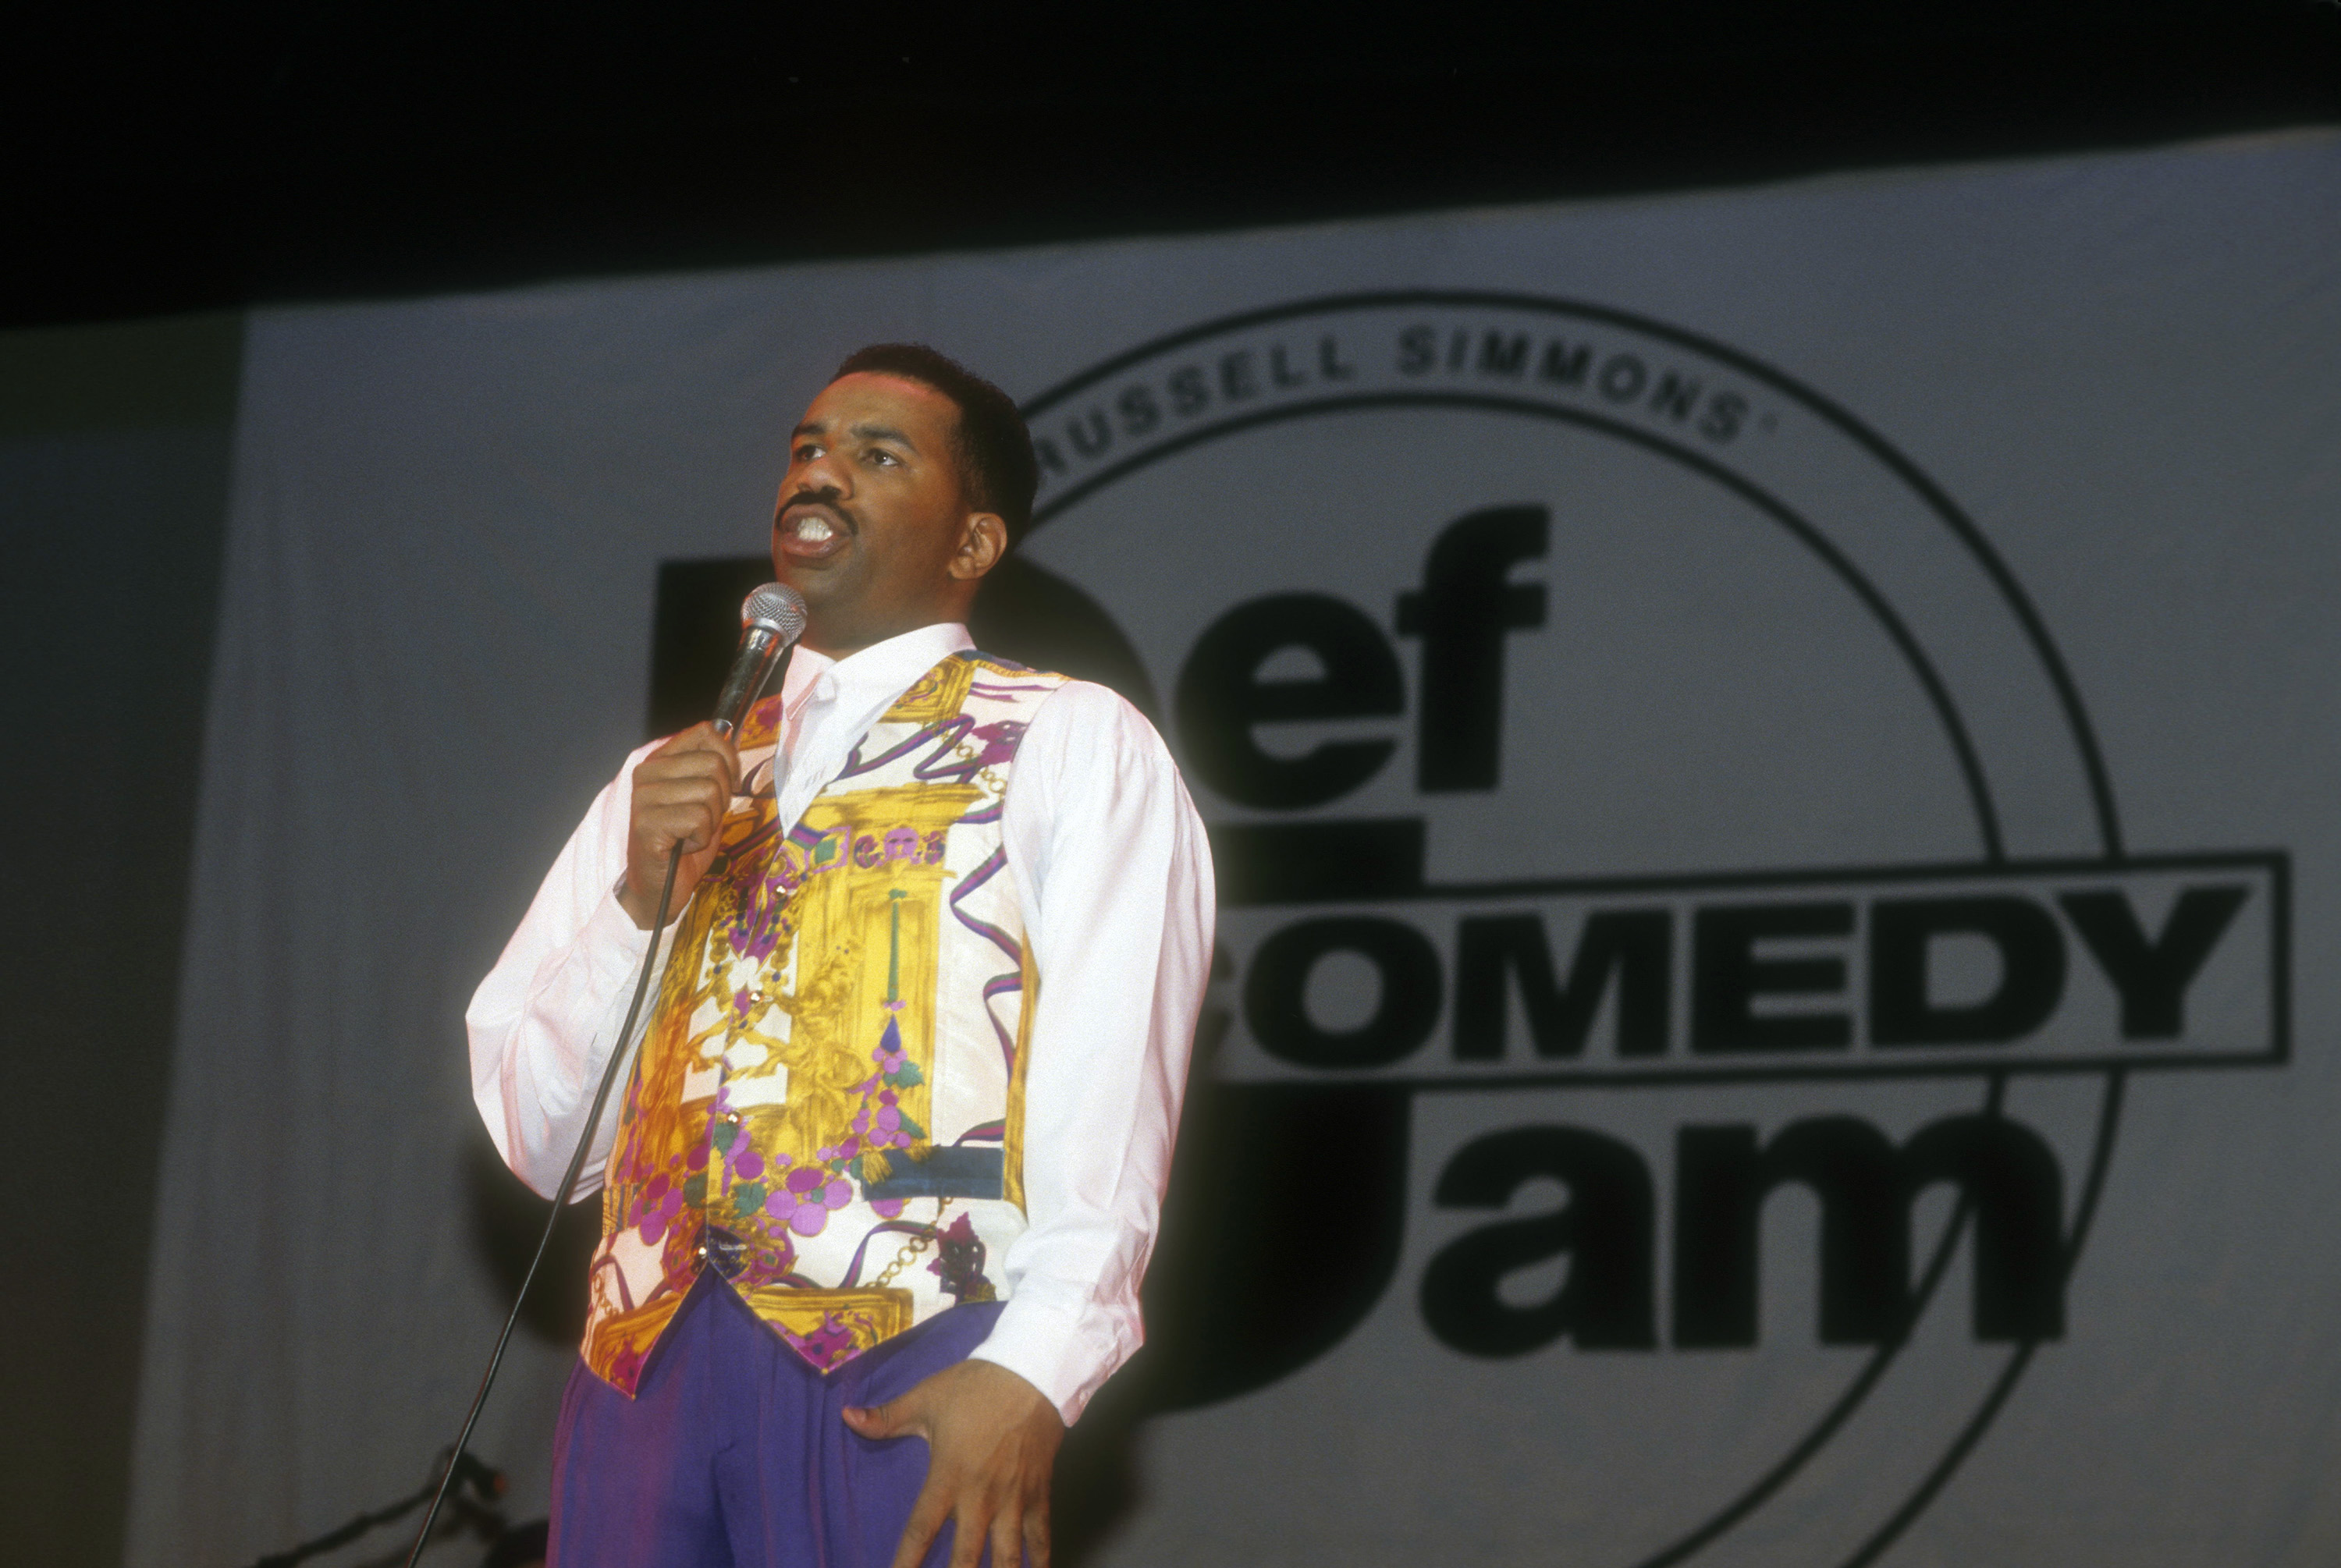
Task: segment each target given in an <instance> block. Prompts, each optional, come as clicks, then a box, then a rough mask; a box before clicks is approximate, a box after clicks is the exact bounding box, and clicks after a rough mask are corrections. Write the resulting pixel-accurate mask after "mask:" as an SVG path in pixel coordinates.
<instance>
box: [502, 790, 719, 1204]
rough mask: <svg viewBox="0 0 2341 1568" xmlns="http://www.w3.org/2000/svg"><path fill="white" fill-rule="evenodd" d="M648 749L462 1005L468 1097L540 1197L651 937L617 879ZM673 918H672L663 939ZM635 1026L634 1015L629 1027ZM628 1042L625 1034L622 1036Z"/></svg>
mask: <svg viewBox="0 0 2341 1568" xmlns="http://www.w3.org/2000/svg"><path fill="white" fill-rule="evenodd" d="M651 750H652V748H651V747H648V746H645V747H643V749H641V750H639V751H636V752H635V753H634V754H633V756H631V757H629V758H627V759H626V765H625V766H624V767H623V768H622V769H619V771H618V777H617V778H616V779H613V781H612V782H611V783H610V784H609V785H608V786H607V787H606V788H604V789H603V791H602V792H601V794H600V795H598V796H596V797H595V798H594V800H593V807H592V808H591V809H589V810H587V812H586V813H585V819H584V820H583V821H582V822H580V823H579V824H578V825H577V830H576V831H575V832H574V833H573V834H571V835H570V838H569V842H568V843H567V844H566V845H565V846H563V849H562V851H561V854H560V857H559V858H557V859H555V860H554V861H553V869H552V870H550V871H548V872H547V873H546V874H545V878H544V882H543V885H542V886H541V887H539V888H537V892H536V898H535V901H534V902H533V903H532V904H530V905H529V908H528V913H527V915H526V916H525V917H523V918H522V920H521V923H520V928H519V929H517V930H515V931H514V932H513V938H512V940H511V941H510V942H509V943H507V944H505V947H504V951H503V958H499V959H498V960H497V961H496V967H495V968H493V969H492V970H490V971H489V972H488V977H487V978H486V979H484V980H483V981H481V982H480V988H479V989H478V990H477V991H476V992H474V993H473V997H472V1005H471V1006H470V1007H468V1008H466V1009H465V1011H464V1014H463V1024H464V1027H465V1029H466V1031H467V1033H468V1034H469V1035H470V1037H471V1047H472V1097H473V1101H474V1102H475V1103H476V1104H477V1105H478V1106H479V1108H480V1116H481V1117H482V1119H483V1120H484V1121H485V1122H486V1123H487V1125H488V1134H489V1136H491V1137H493V1139H494V1140H495V1145H496V1152H497V1153H499V1154H501V1155H502V1156H503V1159H504V1163H505V1164H506V1165H508V1166H511V1167H512V1168H513V1172H514V1173H515V1174H516V1175H518V1176H519V1177H520V1178H521V1179H522V1180H523V1181H524V1182H526V1183H527V1184H528V1185H529V1186H531V1187H533V1188H534V1189H535V1190H536V1191H537V1192H538V1193H540V1194H541V1195H543V1196H546V1197H550V1196H553V1192H554V1190H555V1189H556V1188H558V1187H559V1186H560V1185H561V1176H562V1173H563V1171H564V1170H565V1169H567V1168H568V1164H569V1156H570V1155H571V1153H572V1152H573V1150H574V1149H575V1148H576V1146H577V1136H578V1134H579V1133H580V1132H581V1131H583V1127H584V1125H585V1116H586V1113H587V1111H588V1110H590V1109H591V1108H592V1106H593V1091H594V1089H595V1088H596V1087H599V1086H600V1083H601V1075H602V1072H603V1068H604V1067H607V1066H608V1064H609V1060H610V1053H611V1051H612V1050H613V1049H614V1048H616V1047H617V1045H618V1039H617V1034H618V1029H619V1027H620V1026H621V1025H622V1024H623V1023H624V1021H625V1010H626V1003H627V1002H628V1001H629V1000H630V999H632V996H633V983H634V978H635V975H636V974H637V973H638V972H639V970H640V969H641V968H642V962H643V949H644V948H646V947H647V945H648V944H649V941H650V935H649V933H648V932H646V931H643V930H639V929H637V928H635V926H634V923H633V919H632V918H629V917H628V915H627V914H626V912H625V910H624V909H623V908H620V906H619V904H618V900H617V898H616V896H615V893H614V892H613V888H615V885H616V883H617V880H618V878H619V876H620V875H621V874H623V871H624V870H625V867H626V827H627V819H628V815H629V812H630V809H631V807H632V803H633V771H634V766H635V764H636V763H638V762H640V761H641V760H642V759H643V758H644V757H645V756H647V755H649V753H650V751H651ZM673 930H674V926H673V925H672V924H670V925H669V926H668V927H667V933H668V935H667V938H664V939H666V940H671V939H672V932H673ZM641 1028H642V1025H641V1023H640V1022H639V1021H637V1023H636V1025H635V1030H636V1033H637V1035H639V1034H640V1032H641ZM636 1043H638V1042H634V1041H630V1042H627V1044H628V1048H630V1049H631V1048H632V1047H633V1045H634V1044H636ZM618 1099H619V1096H618V1095H617V1094H614V1093H613V1095H612V1096H611V1097H610V1105H609V1107H607V1109H606V1110H605V1112H604V1114H603V1117H602V1125H601V1126H600V1127H599V1128H598V1129H596V1131H595V1135H594V1139H593V1152H592V1153H591V1155H589V1156H588V1157H587V1161H586V1165H585V1169H584V1173H583V1177H582V1178H581V1180H580V1181H579V1183H578V1189H577V1196H579V1197H583V1196H585V1195H587V1194H588V1193H592V1192H594V1191H596V1190H598V1189H599V1188H600V1186H601V1185H602V1172H603V1166H604V1165H605V1164H606V1163H607V1161H608V1159H609V1154H610V1146H611V1144H612V1143H613V1141H614V1139H615V1137H616V1136H617V1116H618Z"/></svg>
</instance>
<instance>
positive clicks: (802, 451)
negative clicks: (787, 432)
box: [796, 442, 821, 462]
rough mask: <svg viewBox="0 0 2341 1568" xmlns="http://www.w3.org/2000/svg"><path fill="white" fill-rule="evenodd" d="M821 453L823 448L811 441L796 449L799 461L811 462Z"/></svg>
mask: <svg viewBox="0 0 2341 1568" xmlns="http://www.w3.org/2000/svg"><path fill="white" fill-rule="evenodd" d="M820 455H821V448H819V447H817V446H815V445H813V444H812V442H805V443H804V445H802V446H801V447H799V448H797V451H796V460H797V461H799V462H811V461H812V460H813V459H815V458H817V457H819V456H820Z"/></svg>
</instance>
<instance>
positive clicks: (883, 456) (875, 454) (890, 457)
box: [870, 448, 902, 468]
mask: <svg viewBox="0 0 2341 1568" xmlns="http://www.w3.org/2000/svg"><path fill="white" fill-rule="evenodd" d="M870 461H872V462H874V463H879V464H882V465H883V466H885V467H887V468H900V467H902V460H901V459H900V458H898V457H896V456H895V455H894V454H893V453H892V452H880V451H878V450H876V449H875V448H872V451H871V452H870Z"/></svg>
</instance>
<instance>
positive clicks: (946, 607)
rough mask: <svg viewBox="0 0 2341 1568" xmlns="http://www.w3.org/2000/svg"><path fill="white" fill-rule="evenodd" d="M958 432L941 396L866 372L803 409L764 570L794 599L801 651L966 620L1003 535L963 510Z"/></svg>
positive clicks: (986, 516)
mask: <svg viewBox="0 0 2341 1568" xmlns="http://www.w3.org/2000/svg"><path fill="white" fill-rule="evenodd" d="M958 428H959V407H958V405H957V404H955V403H953V402H951V399H949V398H947V397H945V396H944V395H943V394H942V393H941V392H937V391H935V390H934V389H933V388H932V387H930V386H926V385H924V384H922V383H921V382H914V381H906V380H904V379H902V378H901V377H899V376H890V375H881V374H877V373H874V372H871V373H862V374H856V375H850V376H846V377H844V378H842V380H839V381H835V382H831V383H830V385H829V386H828V387H826V388H824V389H823V390H822V394H821V395H820V396H819V397H817V398H815V399H813V401H812V407H811V408H809V409H807V410H806V411H805V416H804V421H803V422H802V423H801V424H799V425H798V426H797V429H796V436H795V439H794V442H793V443H792V446H791V449H790V452H789V471H788V475H787V477H786V478H784V479H782V481H781V500H780V506H779V509H778V510H777V511H775V512H774V514H773V518H772V572H773V574H774V575H775V576H776V577H778V578H779V579H780V580H781V581H782V582H785V583H787V584H788V585H789V586H790V587H792V588H793V589H795V590H797V591H798V592H799V593H802V594H803V595H804V599H805V606H806V608H807V609H808V610H810V611H811V612H812V620H811V625H810V626H809V628H808V629H807V630H806V633H805V640H806V642H807V644H808V645H810V646H812V647H813V648H816V649H818V650H821V651H822V652H824V653H832V654H845V653H850V652H852V651H853V650H855V649H858V648H867V647H869V646H870V645H871V644H872V643H873V642H881V641H883V640H885V639H887V638H889V637H892V636H895V635H896V634H898V633H900V632H904V631H910V630H915V629H916V628H918V627H921V626H928V625H932V624H933V623H935V622H936V621H939V620H963V619H965V616H966V612H967V606H968V602H969V600H971V598H972V597H973V595H974V591H975V585H976V581H977V580H978V579H980V578H981V577H982V575H983V574H984V572H985V571H989V570H990V569H991V565H992V563H993V562H994V561H997V560H999V558H1000V553H1001V550H1003V549H1004V548H1005V546H1006V544H1007V533H1006V530H1005V529H1004V528H1003V527H1002V526H1001V521H1000V519H999V518H997V517H996V516H993V515H991V513H988V512H976V511H971V510H970V509H969V504H968V501H967V499H966V493H965V491H964V489H963V487H962V484H961V477H960V469H959V461H958V458H957V456H956V454H955V453H954V452H952V450H951V442H952V437H953V435H954V434H955V433H956V432H957V431H958Z"/></svg>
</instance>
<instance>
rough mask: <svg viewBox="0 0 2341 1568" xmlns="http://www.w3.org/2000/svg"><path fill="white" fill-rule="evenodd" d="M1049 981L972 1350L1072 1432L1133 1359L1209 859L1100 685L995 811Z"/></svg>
mask: <svg viewBox="0 0 2341 1568" xmlns="http://www.w3.org/2000/svg"><path fill="white" fill-rule="evenodd" d="M1002 829H1003V833H1004V835H1005V839H1006V843H1007V849H1008V857H1009V864H1010V867H1011V870H1012V871H1013V872H1014V873H1015V875H1016V877H1017V879H1018V883H1017V885H1018V891H1019V894H1020V897H1021V901H1022V905H1023V913H1024V918H1025V929H1026V934H1027V939H1028V940H1029V941H1030V942H1031V946H1032V953H1033V958H1034V962H1035V967H1036V968H1037V969H1038V971H1039V973H1040V990H1039V996H1038V998H1037V1000H1036V1001H1035V1002H1034V1003H1033V1005H1034V1007H1035V1008H1036V1010H1035V1013H1034V1017H1033V1020H1032V1027H1031V1033H1030V1035H1029V1036H1028V1037H1027V1048H1028V1049H1029V1050H1030V1051H1031V1065H1030V1066H1029V1067H1028V1068H1027V1069H1026V1077H1025V1108H1024V1195H1025V1211H1026V1216H1027V1218H1028V1220H1029V1221H1030V1228H1029V1229H1027V1230H1026V1231H1025V1233H1024V1234H1023V1236H1021V1237H1019V1238H1018V1240H1017V1241H1016V1243H1015V1245H1013V1246H1011V1248H1010V1249H1009V1253H1008V1256H1007V1259H1006V1261H1005V1270H1006V1274H1007V1278H1008V1285H1009V1300H1008V1304H1007V1305H1006V1307H1005V1308H1004V1309H1002V1311H1001V1315H1000V1320H999V1322H998V1323H997V1325H994V1327H993V1329H992V1332H991V1335H990V1337H989V1338H987V1339H986V1340H985V1341H984V1343H983V1344H982V1345H981V1346H980V1347H979V1348H978V1349H977V1350H976V1351H975V1353H974V1354H975V1355H978V1356H980V1357H981V1358H983V1359H984V1360H987V1361H992V1362H996V1363H998V1364H999V1365H1002V1366H1005V1367H1007V1368H1008V1369H1009V1370H1011V1371H1012V1372H1014V1373H1016V1374H1019V1375H1020V1376H1021V1377H1023V1378H1024V1379H1025V1380H1026V1381H1027V1382H1029V1383H1031V1384H1032V1385H1033V1386H1034V1387H1036V1388H1038V1389H1040V1390H1041V1393H1042V1394H1045V1395H1046V1396H1047V1397H1048V1398H1049V1399H1050V1401H1051V1403H1053V1404H1055V1405H1056V1406H1057V1409H1058V1412H1059V1414H1061V1415H1062V1416H1063V1417H1064V1419H1065V1421H1066V1423H1067V1424H1071V1423H1072V1422H1073V1421H1075V1420H1076V1419H1078V1418H1079V1416H1080V1414H1081V1410H1082V1408H1083V1406H1085V1405H1086V1404H1088V1402H1089V1399H1090V1397H1091V1395H1092V1394H1095V1393H1096V1392H1097V1390H1098V1388H1099V1386H1100V1385H1101V1384H1103V1383H1104V1382H1105V1380H1106V1378H1107V1377H1108V1376H1109V1375H1111V1374H1112V1372H1113V1371H1114V1369H1115V1368H1116V1367H1118V1366H1120V1365H1121V1364H1122V1363H1123V1362H1125V1361H1127V1360H1128V1359H1129V1358H1130V1357H1131V1355H1132V1354H1134V1353H1135V1352H1136V1351H1137V1349H1138V1346H1139V1344H1140V1341H1141V1338H1142V1331H1141V1325H1140V1320H1139V1302H1138V1287H1139V1282H1140V1280H1141V1278H1142V1277H1143V1275H1144V1274H1145V1271H1146V1264H1147V1259H1148V1257H1149V1255H1151V1252H1152V1250H1153V1246H1154V1238H1155V1235H1156V1231H1157V1229H1158V1227H1159V1225H1160V1220H1161V1204H1162V1194H1163V1189H1164V1186H1166V1184H1167V1183H1168V1181H1169V1178H1170V1150H1171V1145H1172V1143H1173V1142H1174V1140H1175V1139H1176V1136H1177V1134H1178V1126H1179V1107H1180V1097H1181V1094H1182V1092H1183V1090H1184V1087H1185V1084H1186V1075H1187V1058H1188V1055H1189V1052H1190V1049H1191V1047H1192V1043H1193V1037H1194V1028H1195V1017H1196V1014H1197V1012H1198V1011H1199V1010H1200V1007H1201V1005H1202V997H1203V988H1204V985H1205V983H1206V980H1207V978H1208V971H1209V968H1210V952H1211V935H1212V920H1213V909H1214V898H1213V888H1212V880H1211V858H1210V846H1209V843H1208V841H1207V840H1206V839H1205V838H1204V834H1203V826H1202V823H1201V821H1200V819H1198V818H1197V816H1196V814H1195V809H1194V805H1193V802H1191V801H1190V799H1188V797H1187V791H1186V788H1185V786H1184V785H1183V784H1182V783H1181V782H1180V778H1179V770H1178V768H1177V766H1176V765H1175V764H1174V763H1173V762H1172V761H1171V759H1170V753H1169V751H1168V750H1167V749H1165V748H1164V746H1163V744H1162V741H1161V737H1159V736H1158V735H1156V734H1155V732H1154V729H1153V727H1152V726H1151V725H1150V724H1148V723H1147V722H1146V720H1145V719H1143V718H1142V717H1141V716H1140V714H1139V713H1138V712H1137V710H1134V709H1132V708H1131V706H1130V705H1129V704H1128V703H1127V702H1124V701H1123V700H1121V698H1119V697H1117V696H1115V695H1114V694H1113V693H1112V692H1111V691H1108V690H1105V689H1104V688H1103V687H1100V686H1092V685H1089V684H1087V683H1085V682H1079V681H1076V682H1073V683H1071V684H1070V685H1067V686H1065V687H1064V688H1062V689H1061V690H1059V691H1058V692H1057V693H1056V694H1055V695H1054V696H1052V697H1051V698H1050V699H1049V700H1048V701H1046V702H1045V703H1043V704H1042V705H1041V710H1040V711H1039V712H1038V713H1036V714H1035V715H1034V716H1033V719H1032V722H1031V728H1030V729H1028V730H1027V731H1026V733H1025V736H1024V739H1023V742H1022V744H1021V749H1019V751H1018V754H1017V760H1016V769H1015V772H1014V774H1013V775H1012V776H1011V781H1010V784H1009V790H1008V801H1007V806H1006V809H1005V812H1004V816H1003V820H1002Z"/></svg>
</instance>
